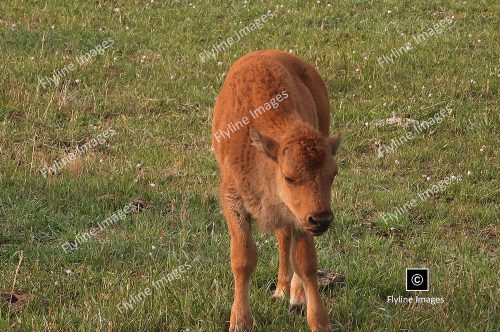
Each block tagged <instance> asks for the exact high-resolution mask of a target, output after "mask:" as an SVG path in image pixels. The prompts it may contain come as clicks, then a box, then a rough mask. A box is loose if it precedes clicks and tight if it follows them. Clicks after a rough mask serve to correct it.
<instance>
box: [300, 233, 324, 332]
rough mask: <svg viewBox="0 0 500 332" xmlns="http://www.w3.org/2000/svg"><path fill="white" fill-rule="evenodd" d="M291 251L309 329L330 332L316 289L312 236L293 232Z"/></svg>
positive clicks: (315, 264)
mask: <svg viewBox="0 0 500 332" xmlns="http://www.w3.org/2000/svg"><path fill="white" fill-rule="evenodd" d="M291 250H292V252H291V258H292V266H293V270H294V271H295V273H296V274H297V276H298V277H299V278H300V280H301V281H302V284H303V286H304V291H305V296H306V303H307V323H308V324H309V328H310V329H311V330H312V331H313V332H330V331H331V330H332V329H331V327H330V321H329V319H328V313H327V311H326V309H325V306H324V305H323V301H322V300H321V297H320V294H319V289H318V261H317V256H316V248H315V247H314V239H313V236H312V235H311V234H309V233H306V232H303V231H299V230H294V232H293V236H292V248H291Z"/></svg>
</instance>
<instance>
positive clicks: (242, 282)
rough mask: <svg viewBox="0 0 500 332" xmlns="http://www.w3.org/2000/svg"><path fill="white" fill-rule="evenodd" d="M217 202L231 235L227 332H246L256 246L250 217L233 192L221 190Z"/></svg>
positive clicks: (249, 317) (251, 322)
mask: <svg viewBox="0 0 500 332" xmlns="http://www.w3.org/2000/svg"><path fill="white" fill-rule="evenodd" d="M221 200H222V208H223V211H224V216H225V218H226V221H227V224H228V227H229V231H230V233H231V267H232V270H233V277H234V301H233V306H232V308H231V318H230V322H229V331H230V332H236V331H238V332H241V331H248V330H250V329H251V328H252V326H253V317H252V313H251V310H250V300H249V291H250V278H251V276H252V273H253V272H254V271H255V268H256V267H257V255H258V253H257V246H256V245H255V241H254V239H253V237H252V229H251V225H250V215H249V214H248V213H247V212H246V211H245V209H244V207H243V204H242V202H241V200H240V199H239V198H238V196H237V195H236V194H235V192H234V191H232V190H226V191H224V190H223V191H222V195H221Z"/></svg>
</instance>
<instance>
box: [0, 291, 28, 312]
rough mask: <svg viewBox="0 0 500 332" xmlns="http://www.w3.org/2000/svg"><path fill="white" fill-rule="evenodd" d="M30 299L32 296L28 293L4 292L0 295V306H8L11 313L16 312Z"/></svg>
mask: <svg viewBox="0 0 500 332" xmlns="http://www.w3.org/2000/svg"><path fill="white" fill-rule="evenodd" d="M31 298H33V295H32V294H29V293H18V292H16V291H13V292H4V293H1V294H0V304H1V305H4V306H5V307H6V308H8V307H9V306H10V311H11V312H18V311H19V310H21V309H22V308H24V307H25V306H26V305H27V304H28V301H29V300H30V299H31Z"/></svg>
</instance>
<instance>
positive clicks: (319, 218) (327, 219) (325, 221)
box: [307, 211, 333, 227]
mask: <svg viewBox="0 0 500 332" xmlns="http://www.w3.org/2000/svg"><path fill="white" fill-rule="evenodd" d="M307 221H308V222H309V223H310V224H312V225H315V226H323V227H328V226H329V225H330V223H331V222H332V221H333V212H332V211H323V212H319V213H315V214H310V215H309V216H308V217H307Z"/></svg>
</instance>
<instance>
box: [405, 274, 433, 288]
mask: <svg viewBox="0 0 500 332" xmlns="http://www.w3.org/2000/svg"><path fill="white" fill-rule="evenodd" d="M406 291H421V292H427V291H429V269H427V268H418V269H417V268H410V269H406Z"/></svg>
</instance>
